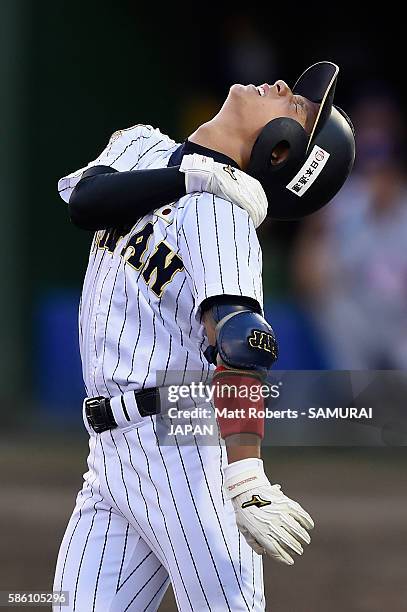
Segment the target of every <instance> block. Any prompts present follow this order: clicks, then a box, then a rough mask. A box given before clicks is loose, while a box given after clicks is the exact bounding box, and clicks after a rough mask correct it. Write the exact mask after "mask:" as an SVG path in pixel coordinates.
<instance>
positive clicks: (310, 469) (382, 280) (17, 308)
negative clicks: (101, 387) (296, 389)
mask: <svg viewBox="0 0 407 612" xmlns="http://www.w3.org/2000/svg"><path fill="white" fill-rule="evenodd" d="M317 10H318V9H317V7H309V6H308V5H304V4H303V5H301V6H296V5H293V6H292V7H291V8H289V9H288V8H285V9H284V8H283V7H281V8H279V7H277V6H271V7H269V8H267V9H264V8H262V9H261V13H260V11H259V7H258V6H256V7H249V8H247V9H245V10H242V9H239V8H238V7H237V6H233V7H231V6H228V7H223V8H222V7H219V6H218V7H217V8H216V12H211V11H210V7H209V5H193V6H191V7H189V9H188V10H185V11H183V9H182V8H181V5H168V4H167V5H165V6H160V7H158V6H157V7H152V8H151V12H150V13H149V12H148V7H144V6H140V4H139V3H135V2H132V1H130V0H116V2H114V3H111V2H108V1H107V0H99V1H97V2H96V1H95V0H90V1H89V2H87V3H83V2H79V0H70V1H64V0H53V1H51V0H41V1H37V2H34V1H33V0H31V1H30V0H2V2H1V15H0V67H1V85H2V87H1V96H0V116H1V118H2V120H1V147H0V156H1V157H0V173H1V175H0V176H1V210H2V219H3V231H2V236H1V240H0V257H1V262H2V291H1V299H0V325H1V330H0V331H1V343H2V344H1V348H2V350H1V352H0V381H1V387H0V389H1V390H0V400H1V419H2V428H1V430H0V449H1V452H0V487H1V488H0V496H1V497H0V536H1V544H2V545H1V548H0V590H6V589H17V588H19V589H28V588H32V589H46V588H50V586H51V582H52V571H53V564H54V560H55V555H56V551H57V548H58V545H59V540H60V538H61V537H62V533H63V530H64V527H65V523H66V520H67V518H68V516H69V513H70V511H71V508H72V505H73V500H74V494H75V492H76V490H77V489H78V488H79V487H80V475H81V472H82V471H84V460H85V456H86V440H85V437H84V435H83V434H82V425H81V416H80V402H81V399H82V396H83V390H82V381H81V375H80V364H79V355H78V346H77V337H76V309H77V305H78V301H79V295H80V288H81V282H82V277H83V274H84V271H85V268H86V262H87V252H88V248H89V245H90V241H91V235H90V234H87V233H86V232H82V231H80V230H78V229H76V228H74V227H73V226H72V225H71V224H70V222H69V219H68V215H67V211H66V207H65V205H64V204H63V202H62V201H61V200H59V198H58V195H57V191H56V183H57V180H58V178H59V177H60V176H63V175H65V174H67V173H68V172H71V171H73V170H75V169H77V168H79V167H82V166H84V165H85V164H86V163H87V162H88V161H90V160H92V159H94V158H95V157H97V155H98V154H99V153H100V151H101V150H102V149H103V148H104V146H105V145H106V143H107V141H108V139H109V136H110V134H111V133H113V132H114V131H116V130H117V129H120V128H124V127H127V126H130V125H133V124H136V123H148V124H152V125H154V126H159V127H160V129H161V130H162V131H163V132H166V133H168V134H169V135H170V136H172V137H174V138H175V139H178V140H179V142H182V140H183V139H184V138H185V137H186V136H187V135H188V134H189V133H191V132H192V131H193V129H195V128H196V127H197V126H198V125H199V124H200V123H201V122H202V121H204V120H206V119H207V118H209V117H210V116H211V115H212V114H213V113H214V112H216V110H217V109H218V108H219V106H220V104H221V103H222V101H223V99H224V97H225V95H226V94H227V91H228V88H229V87H230V85H231V84H233V83H234V82H243V83H249V82H254V83H262V82H264V81H268V82H273V81H274V80H275V79H277V78H283V79H285V80H286V81H287V82H288V83H292V82H293V80H294V79H295V78H296V77H297V76H298V75H299V73H300V72H301V71H302V70H303V69H305V68H306V67H307V66H308V65H309V64H311V63H313V62H314V61H318V60H321V59H329V60H332V61H336V62H337V63H338V64H339V65H340V67H341V74H340V79H339V85H338V89H337V103H338V104H339V105H340V106H343V107H344V108H345V109H346V111H347V112H348V113H349V114H351V116H352V118H353V120H354V122H355V126H356V130H357V145H358V158H357V164H356V168H355V172H354V174H353V177H352V179H351V180H350V181H349V183H348V185H347V187H346V188H345V189H344V190H343V191H342V192H341V194H340V195H339V196H338V197H337V202H335V203H332V205H330V206H329V207H327V209H326V210H325V211H323V212H322V213H320V214H317V215H315V216H313V217H312V218H311V219H310V220H307V221H304V222H302V223H273V224H271V223H269V222H266V223H265V224H264V227H263V228H262V229H261V232H260V234H261V240H262V243H263V248H264V262H265V270H264V284H265V302H266V310H267V314H268V318H269V320H270V321H271V322H272V323H273V325H274V327H275V328H276V331H277V335H278V337H279V340H280V347H281V358H280V362H279V365H280V367H281V368H282V369H320V368H322V369H324V368H325V369H329V368H336V369H392V368H394V369H406V366H407V312H406V299H407V255H406V249H405V245H406V238H407V195H406V194H407V187H406V185H407V178H406V176H407V175H406V168H405V157H406V156H405V153H406V142H405V126H406V115H405V108H404V105H403V100H404V94H405V90H404V87H405V86H404V83H403V81H402V80H401V79H400V73H401V72H402V71H403V69H402V67H401V66H400V61H401V60H400V61H398V60H395V58H401V57H404V51H403V48H402V45H403V41H402V39H400V38H397V37H396V36H395V37H394V38H393V39H392V40H391V41H390V42H389V41H387V43H386V42H385V41H384V39H383V36H384V35H383V29H382V31H381V34H380V35H378V32H379V31H380V25H381V24H379V23H378V22H377V23H373V22H370V23H369V24H366V23H365V24H364V27H363V28H361V29H360V30H359V31H357V30H350V31H340V30H334V29H333V28H331V27H330V26H329V27H328V25H329V24H328V21H329V20H328V18H327V26H326V28H324V29H319V30H318V31H313V30H311V29H310V28H311V26H313V27H314V23H315V22H314V18H313V17H312V13H313V12H315V11H317ZM382 27H384V26H382ZM267 461H268V462H269V469H270V473H271V474H275V478H276V479H277V480H278V481H280V480H281V481H283V482H284V483H286V487H285V488H286V489H287V492H288V493H289V494H291V495H292V496H293V497H296V496H298V498H299V499H301V500H303V501H304V503H305V504H306V506H307V507H308V508H309V509H310V511H311V513H313V514H314V515H315V516H316V522H317V525H319V529H318V530H317V531H316V533H315V542H314V544H313V546H312V547H311V548H310V551H307V555H306V557H304V559H303V560H301V562H300V563H298V566H296V567H295V568H293V569H290V570H288V571H287V570H285V569H282V568H276V567H274V566H271V565H267V574H266V575H267V579H266V582H267V588H268V593H269V601H270V602H271V603H273V602H274V605H273V606H271V605H270V606H269V608H268V609H272V610H273V612H322V611H323V612H343V610H347V611H349V612H385V611H386V612H387V610H391V611H392V612H402V611H403V610H407V592H406V583H407V581H406V578H407V572H406V570H405V565H406V563H405V560H406V553H407V526H406V518H407V487H406V484H407V483H406V468H405V452H404V450H403V449H377V450H372V449H370V450H367V449H365V450H363V449H359V450H356V449H341V450H335V449H330V450H329V451H328V450H326V449H322V448H321V449H312V448H308V449H302V448H292V449H286V450H284V449H276V450H271V451H269V454H268V455H267ZM168 609H172V608H168Z"/></svg>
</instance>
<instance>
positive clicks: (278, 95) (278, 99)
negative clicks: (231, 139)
mask: <svg viewBox="0 0 407 612" xmlns="http://www.w3.org/2000/svg"><path fill="white" fill-rule="evenodd" d="M318 108H319V104H316V103H315V102H311V101H310V100H308V99H307V98H304V97H303V96H299V95H294V94H293V92H292V91H291V89H290V88H289V86H288V85H287V83H285V82H284V81H281V80H278V81H276V82H275V83H274V85H268V84H267V83H264V84H263V85H258V86H257V87H256V86H255V85H232V87H231V88H230V91H229V95H228V97H227V99H226V101H225V104H224V107H223V111H224V112H229V111H230V112H233V113H234V114H237V115H238V116H239V117H241V120H242V121H243V120H244V123H245V128H247V129H248V130H249V131H250V132H251V131H252V130H253V133H256V132H258V131H260V130H261V129H262V128H263V127H264V126H265V125H266V124H267V123H268V122H269V121H272V120H273V119H277V118H279V117H289V118H290V119H295V120H296V121H298V122H299V123H300V124H301V125H302V127H303V128H304V129H305V130H306V132H308V133H309V134H310V133H311V131H312V127H313V125H314V122H315V119H316V116H317V113H318Z"/></svg>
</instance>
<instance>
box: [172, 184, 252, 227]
mask: <svg viewBox="0 0 407 612" xmlns="http://www.w3.org/2000/svg"><path fill="white" fill-rule="evenodd" d="M177 213H178V218H179V222H180V223H188V222H191V221H193V222H194V224H195V223H196V220H199V224H200V225H202V224H207V225H208V226H209V225H213V224H219V226H222V228H223V229H225V230H227V228H228V227H230V228H232V229H233V228H234V227H236V226H240V225H242V226H245V227H247V226H248V224H249V225H252V221H251V219H250V216H249V214H248V212H247V211H246V210H244V209H243V208H240V206H238V205H237V204H235V203H233V202H230V201H229V200H225V199H223V198H220V197H218V196H216V195H213V194H212V193H208V192H206V191H204V192H202V193H191V194H188V195H186V196H184V197H183V198H182V199H181V200H179V201H178V203H177ZM253 230H254V226H253Z"/></svg>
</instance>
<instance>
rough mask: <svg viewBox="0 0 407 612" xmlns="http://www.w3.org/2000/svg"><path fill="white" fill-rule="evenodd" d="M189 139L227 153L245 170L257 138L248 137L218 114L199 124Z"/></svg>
mask: <svg viewBox="0 0 407 612" xmlns="http://www.w3.org/2000/svg"><path fill="white" fill-rule="evenodd" d="M188 140H189V141H191V142H195V143H196V144H199V145H201V146H203V147H207V148H208V149H213V150H214V151H218V152H219V153H223V154H224V155H227V156H228V157H230V158H231V159H234V160H235V161H236V163H237V164H238V165H239V168H241V169H242V170H244V169H245V168H246V167H247V165H248V163H249V160H250V154H251V151H252V148H253V145H254V141H255V138H252V139H250V138H247V137H246V135H244V134H243V133H242V132H241V131H239V130H237V129H236V126H234V125H233V126H232V125H230V124H229V123H228V122H227V121H225V120H224V119H223V117H222V116H220V115H216V117H214V118H213V119H211V120H210V121H208V122H207V123H204V124H203V125H201V126H199V128H198V129H197V130H196V131H195V132H194V133H193V134H191V136H189V137H188Z"/></svg>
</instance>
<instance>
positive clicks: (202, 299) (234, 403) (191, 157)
mask: <svg viewBox="0 0 407 612" xmlns="http://www.w3.org/2000/svg"><path fill="white" fill-rule="evenodd" d="M337 75H338V67H337V66H336V65H334V64H332V63H330V62H321V63H319V64H315V65H314V66H312V67H311V68H309V69H308V70H307V71H305V73H304V74H303V75H302V76H301V77H300V79H299V80H298V81H297V83H296V84H295V86H294V87H293V90H291V89H290V88H289V87H288V85H286V83H284V81H277V82H276V83H275V84H274V85H273V86H270V85H268V84H264V85H262V86H258V87H255V86H253V85H249V86H242V85H234V86H233V87H232V88H231V89H230V92H229V95H228V97H227V99H226V101H225V103H224V105H223V106H222V109H221V110H220V111H219V113H218V114H217V115H216V117H214V118H213V119H212V120H211V121H209V122H208V123H206V124H204V125H202V126H201V127H200V128H198V130H197V131H196V132H195V133H194V134H192V135H191V136H190V137H189V139H188V140H187V141H186V142H184V144H182V145H179V144H177V143H175V142H174V141H172V140H171V139H169V138H168V137H167V136H165V135H163V134H162V133H161V132H160V131H159V130H157V129H153V128H152V127H150V126H143V125H138V126H135V127H133V128H130V129H128V130H122V131H120V132H118V133H116V134H114V135H113V136H112V138H111V139H110V141H109V143H108V146H107V147H106V149H105V150H104V151H103V152H102V154H101V155H100V156H99V157H98V158H97V159H96V160H95V161H93V162H91V163H90V164H88V166H87V167H86V168H83V169H81V170H79V171H77V172H74V173H73V174H70V175H69V176H67V177H65V178H63V179H61V181H60V182H59V191H60V194H61V196H62V198H63V199H64V200H65V201H66V202H68V203H69V209H70V214H71V217H72V219H73V221H74V222H75V223H77V224H78V225H82V226H83V227H87V228H88V229H93V230H97V231H96V233H95V235H94V238H93V242H92V247H91V251H90V257H89V264H88V268H87V272H86V276H85V280H84V286H83V292H82V298H81V303H80V313H79V337H80V350H81V358H82V365H83V377H84V382H85V388H86V395H87V399H86V400H85V402H84V406H83V416H84V424H85V427H86V429H87V431H88V433H89V435H90V452H89V457H88V471H87V472H86V473H85V475H84V485H83V487H82V489H81V491H80V492H79V494H78V496H77V500H76V505H75V508H74V511H73V514H72V516H71V519H70V521H69V524H68V527H67V530H66V533H65V536H64V538H63V541H62V544H61V548H60V551H59V556H58V561H57V567H56V573H55V582H54V589H55V590H56V591H68V592H69V606H68V607H67V608H66V609H69V610H77V611H78V612H88V611H91V610H92V611H99V612H102V611H103V612H105V611H109V610H110V611H112V612H113V611H114V612H117V611H121V612H122V611H125V610H131V611H149V612H151V611H153V610H157V609H158V607H159V604H160V601H161V599H162V597H163V595H164V593H165V591H166V589H167V587H168V585H169V583H170V582H171V584H172V588H173V591H174V596H175V599H176V602H177V606H178V609H179V610H182V611H186V610H193V611H194V612H195V611H200V610H210V611H213V612H215V611H216V612H218V611H226V610H229V611H230V612H239V611H243V610H245V611H250V610H254V611H259V610H264V609H265V598H264V589H263V575H262V556H261V555H262V554H263V553H266V554H269V555H270V556H272V557H273V558H274V559H276V560H277V561H280V562H283V563H286V564H288V565H291V564H293V563H294V556H295V555H301V554H302V552H303V548H304V546H305V545H307V544H309V542H310V536H309V533H308V532H309V530H310V529H312V527H313V521H312V519H311V517H310V515H309V514H308V513H307V512H306V511H305V510H304V509H303V508H302V507H301V506H300V505H299V504H298V503H297V502H295V501H293V500H291V499H290V498H289V497H287V496H286V495H284V494H283V492H282V491H281V488H280V485H277V484H271V482H270V481H269V479H268V477H267V476H266V474H265V472H264V470H263V463H262V460H261V452H260V445H261V439H262V437H263V433H264V422H263V419H262V418H261V416H260V415H261V414H262V410H263V408H264V399H263V397H261V396H260V395H256V399H252V400H250V401H249V399H247V396H246V397H245V396H243V397H240V396H237V395H235V396H233V395H232V396H231V397H229V396H228V395H227V394H226V395H223V394H222V391H223V389H224V388H225V386H226V387H227V386H228V385H229V386H235V387H236V388H241V387H243V388H245V389H247V390H249V391H255V390H258V389H259V385H261V383H262V381H263V380H264V377H265V374H266V372H267V370H268V369H269V368H270V367H271V366H272V364H273V362H274V361H275V359H276V357H277V343H276V339H275V336H274V333H273V330H272V328H271V326H270V324H269V323H268V322H267V321H266V320H265V319H264V317H263V309H262V282H261V249H260V246H259V242H258V239H257V236H256V227H257V226H258V225H259V224H260V223H261V222H262V220H263V219H264V217H265V215H266V213H267V214H269V215H271V216H272V217H279V218H293V217H300V216H303V215H305V214H308V213H310V212H313V211H314V210H317V209H318V208H320V207H321V206H323V205H324V204H326V203H327V202H328V201H329V200H330V199H331V198H332V196H333V195H334V194H335V193H336V192H337V191H338V189H339V188H340V187H341V185H342V184H343V182H344V181H345V179H346V177H347V176H348V174H349V172H350V169H351V167H352V164H353V159H354V138H353V130H352V126H351V123H350V121H349V119H348V118H347V117H346V115H345V114H344V113H343V112H342V111H340V110H339V109H338V108H336V107H334V106H333V96H334V90H335V85H336V81H337ZM242 170H245V171H246V172H247V173H248V174H245V173H244V172H242ZM211 378H212V379H213V382H214V384H215V386H216V388H217V392H216V393H214V395H213V403H212V404H213V405H212V410H211V412H212V413H213V414H215V415H216V416H217V430H216V431H217V432H218V433H219V438H218V436H217V435H216V443H213V440H212V443H210V444H207V443H205V439H204V438H205V436H201V435H199V433H197V434H195V433H194V435H193V436H192V438H190V439H189V443H188V444H183V443H182V440H181V439H180V437H181V436H178V435H177V434H175V435H174V436H173V440H172V443H168V437H167V438H165V443H164V442H163V437H162V436H161V434H160V413H161V414H162V413H164V412H166V411H167V410H168V403H169V399H168V393H167V391H168V386H169V384H170V383H171V384H173V383H174V381H175V382H177V383H178V384H180V385H181V384H182V383H183V382H184V381H185V380H194V381H199V382H207V381H209V380H210V379H211ZM203 405H205V407H207V406H208V404H207V403H206V404H205V402H204V400H200V401H199V400H198V401H197V400H196V399H195V398H194V397H193V396H192V395H191V396H188V397H185V398H183V399H182V400H180V401H179V402H178V403H177V407H178V408H179V409H180V411H181V412H182V411H183V410H184V409H185V410H186V411H188V410H190V413H189V414H192V410H193V409H195V410H197V411H198V412H199V411H200V409H201V408H202V406H203ZM201 412H202V411H201ZM191 423H192V417H191ZM55 609H59V607H58V606H56V607H55ZM61 609H62V608H61Z"/></svg>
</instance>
